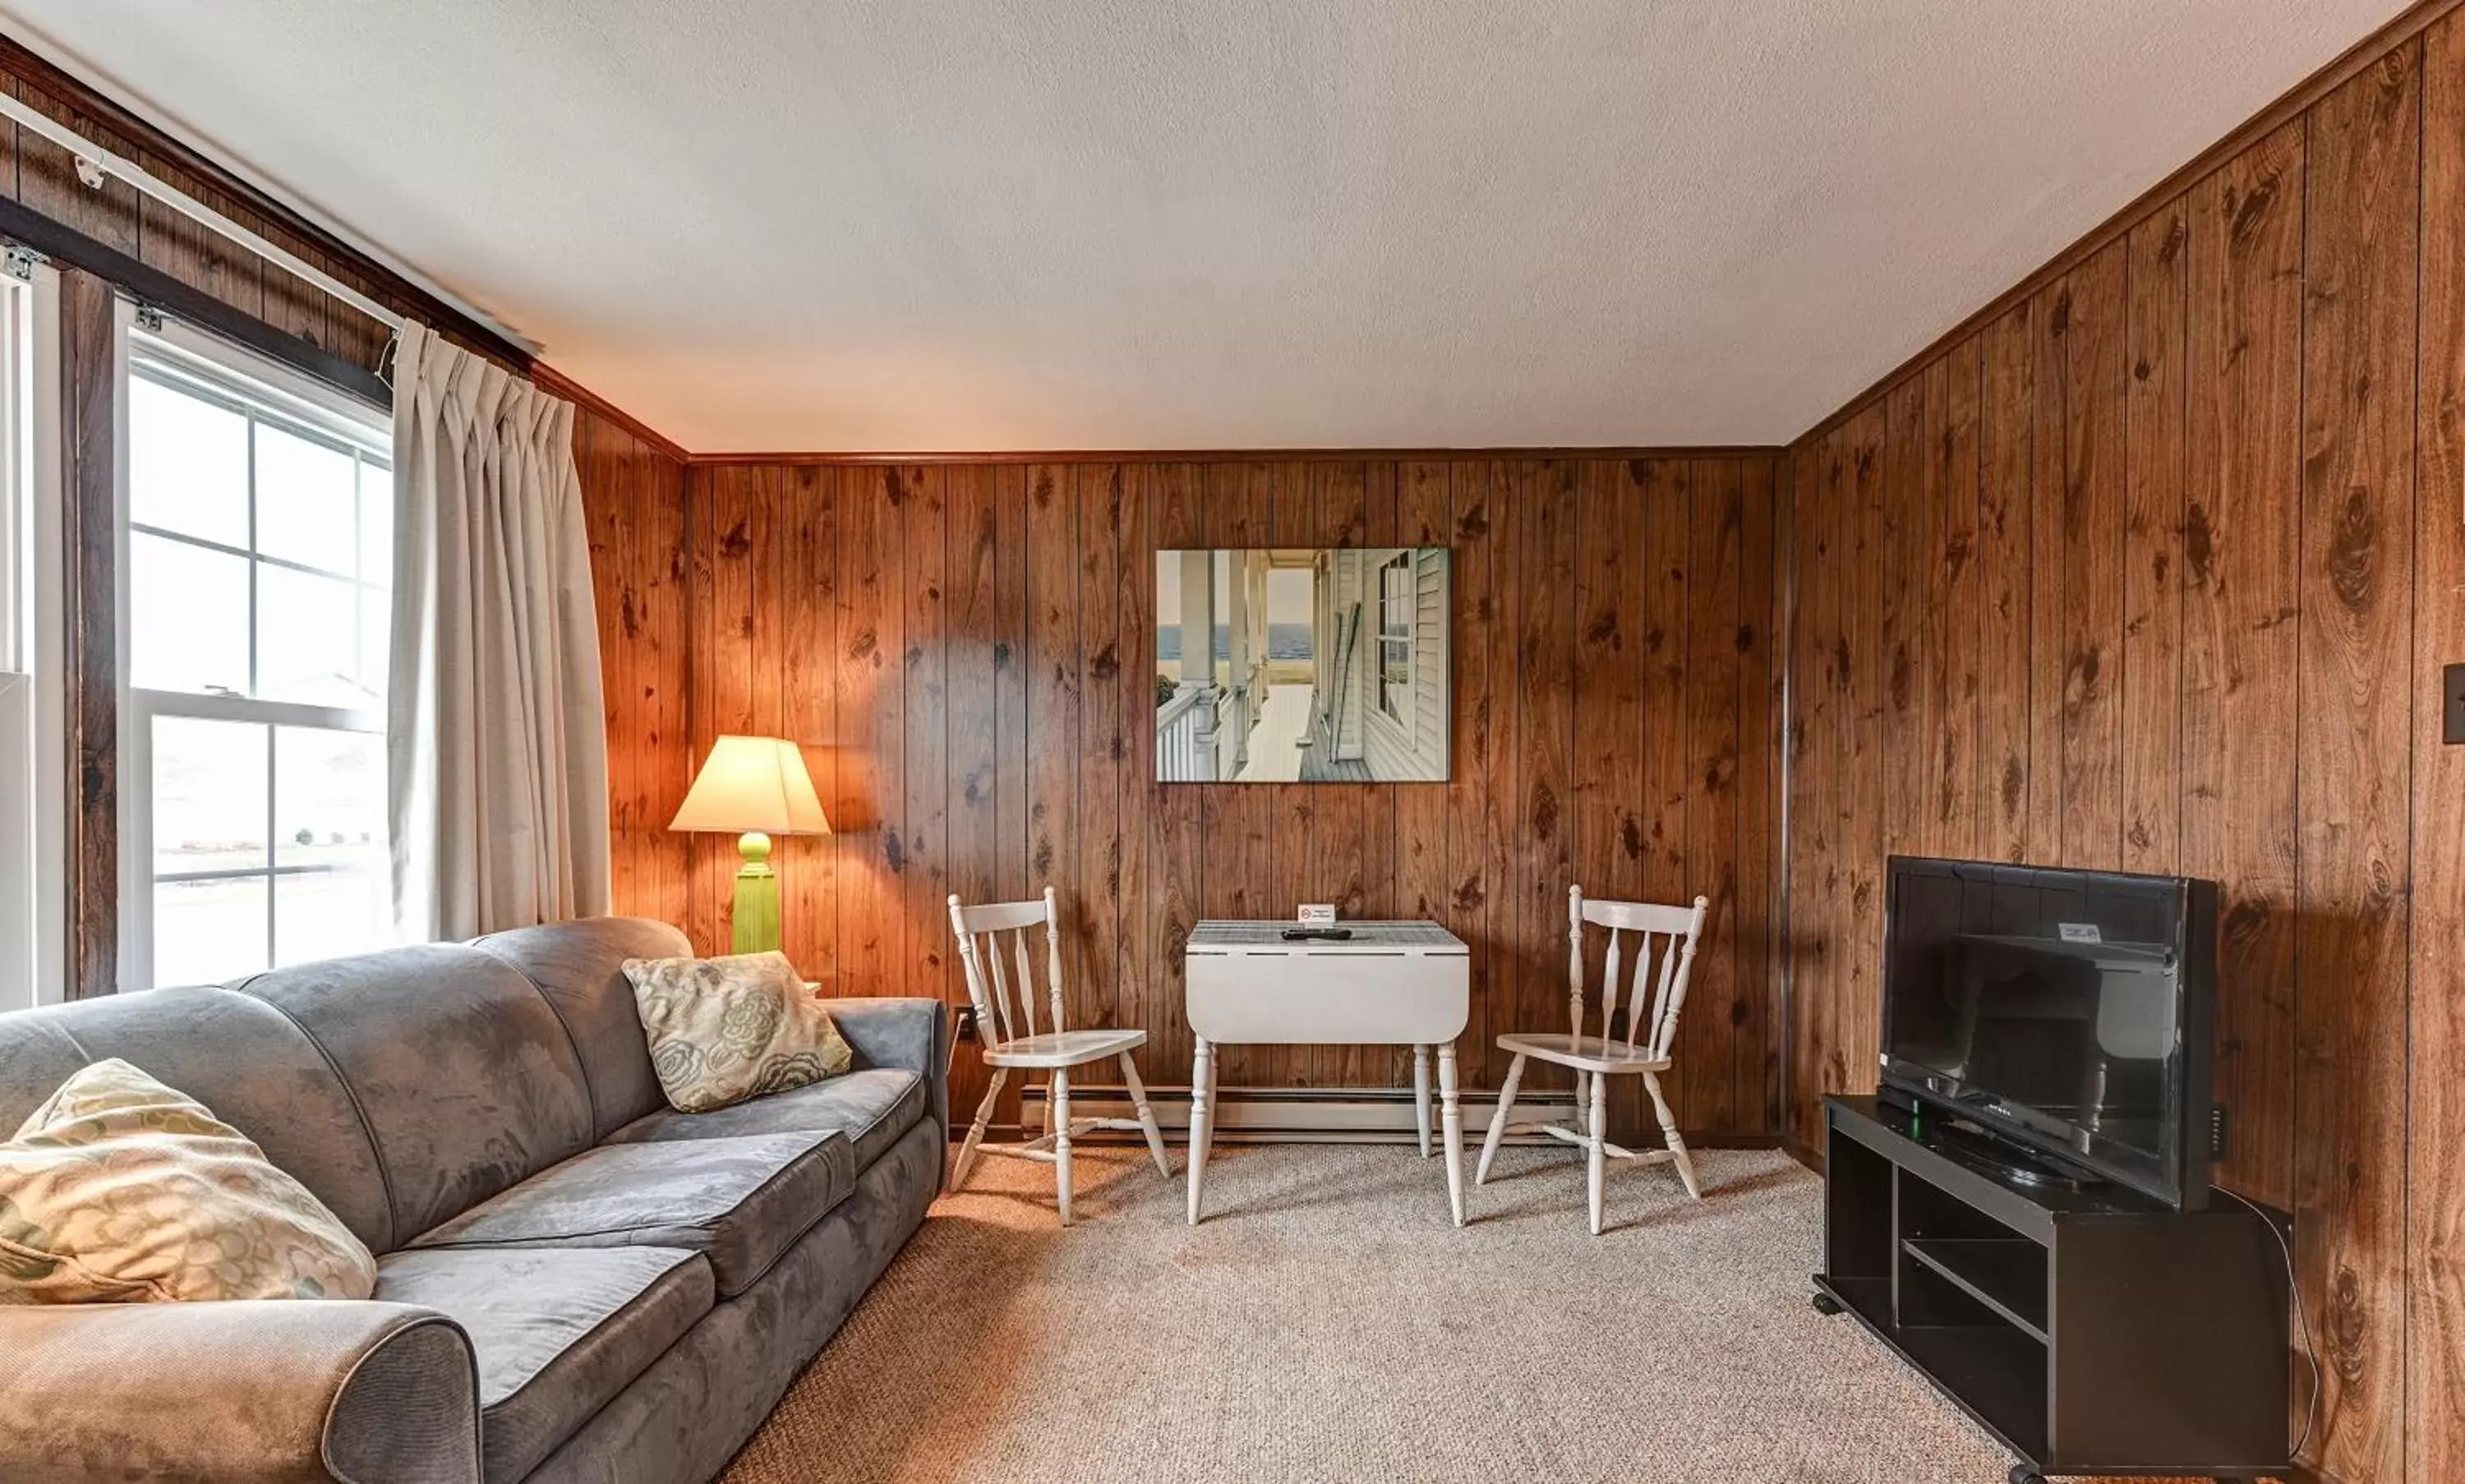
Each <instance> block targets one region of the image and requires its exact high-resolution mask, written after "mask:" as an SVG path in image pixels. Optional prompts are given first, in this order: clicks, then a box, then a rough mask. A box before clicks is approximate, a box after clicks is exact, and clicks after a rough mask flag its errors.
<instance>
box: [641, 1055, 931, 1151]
mask: <svg viewBox="0 0 2465 1484" xmlns="http://www.w3.org/2000/svg"><path fill="white" fill-rule="evenodd" d="M923 1116H924V1079H923V1078H922V1077H920V1076H918V1075H917V1074H915V1073H913V1072H903V1071H900V1070H899V1069H898V1068H895V1067H883V1068H875V1069H869V1070H865V1071H858V1072H851V1073H848V1074H845V1075H844V1076H835V1077H833V1078H831V1079H830V1080H829V1081H827V1082H816V1083H814V1084H813V1085H812V1086H811V1087H800V1088H797V1089H795V1090H794V1091H792V1092H786V1093H773V1094H771V1095H770V1096H767V1097H755V1098H751V1099H748V1100H747V1101H744V1102H741V1103H737V1104H736V1105H734V1106H733V1107H727V1108H720V1109H716V1110H714V1111H712V1112H709V1113H678V1112H677V1111H676V1110H675V1109H674V1108H662V1109H660V1110H659V1111H658V1112H656V1113H654V1114H652V1115H651V1116H649V1117H648V1118H644V1119H635V1120H634V1121H633V1122H632V1123H629V1124H627V1125H625V1126H624V1127H623V1128H621V1129H618V1130H617V1131H616V1133H615V1134H614V1136H613V1137H611V1139H610V1142H611V1143H663V1142H667V1141H672V1140H678V1139H728V1138H741V1137H743V1136H744V1135H748V1134H791V1133H793V1134H828V1133H840V1134H845V1135H846V1136H847V1138H848V1142H849V1146H850V1148H851V1149H852V1150H853V1152H854V1154H855V1172H856V1173H858V1174H862V1173H863V1172H864V1171H866V1170H868V1169H871V1168H872V1167H873V1162H874V1161H876V1160H877V1159H880V1158H881V1156H882V1153H883V1151H885V1150H887V1149H888V1148H889V1147H890V1146H891V1145H892V1144H895V1143H897V1142H898V1141H899V1135H901V1134H904V1133H906V1132H907V1131H908V1130H909V1129H910V1128H913V1127H914V1126H915V1125H916V1120H917V1119H921V1118H922V1117H923Z"/></svg>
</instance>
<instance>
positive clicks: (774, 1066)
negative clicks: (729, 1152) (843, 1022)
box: [625, 953, 855, 1113]
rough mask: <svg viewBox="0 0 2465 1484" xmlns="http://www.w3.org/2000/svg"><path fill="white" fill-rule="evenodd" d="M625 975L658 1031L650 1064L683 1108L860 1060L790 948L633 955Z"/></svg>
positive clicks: (717, 1103) (813, 1078) (798, 1083)
mask: <svg viewBox="0 0 2465 1484" xmlns="http://www.w3.org/2000/svg"><path fill="white" fill-rule="evenodd" d="M625 977H626V978H627V979H628V980H631V981H632V982H633V1004H634V1006H635V1007H636V1008H638V1009H639V1010H640V1011H641V1013H642V1030H644V1031H645V1032H646V1033H647V1034H648V1035H649V1036H650V1038H651V1066H652V1067H653V1069H654V1070H655V1071H656V1072H657V1073H658V1074H659V1086H660V1087H661V1088H662V1089H664V1090H665V1091H666V1093H667V1095H668V1101H669V1103H670V1104H672V1105H673V1106H674V1107H675V1108H676V1109H677V1111H678V1112H680V1113H708V1112H709V1111H710V1110H711V1109H713V1108H724V1107H726V1106H727V1105H728V1104H730V1103H736V1102H743V1101H744V1099H745V1098H747V1097H759V1096H762V1095H763V1094H765V1093H784V1092H787V1091H788V1089H789V1088H796V1087H803V1086H805V1085H806V1084H807V1083H809V1082H818V1081H820V1080H822V1079H823V1078H824V1077H834V1076H837V1075H838V1074H840V1073H842V1072H845V1071H847V1070H848V1068H849V1067H851V1066H853V1065H855V1049H854V1048H852V1047H850V1046H849V1045H848V1044H847V1039H846V1038H845V1037H844V1036H841V1035H840V1034H839V1028H838V1027H837V1026H835V1025H833V1024H832V1023H831V1013H830V1011H829V1010H827V1009H825V1008H823V1007H822V1002H821V1001H819V1000H817V999H815V998H814V997H813V995H812V992H811V990H808V989H807V988H806V987H805V982H804V980H803V979H802V978H800V977H799V976H798V975H797V973H796V967H795V965H794V964H792V963H788V956H787V955H786V954H784V953H744V954H736V955H733V956H731V957H727V958H718V959H628V960H626V961H625Z"/></svg>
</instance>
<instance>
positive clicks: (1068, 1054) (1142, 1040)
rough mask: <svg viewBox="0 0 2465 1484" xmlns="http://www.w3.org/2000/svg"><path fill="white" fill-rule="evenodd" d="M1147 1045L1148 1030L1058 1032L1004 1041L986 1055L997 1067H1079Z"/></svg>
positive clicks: (991, 1063) (987, 1059)
mask: <svg viewBox="0 0 2465 1484" xmlns="http://www.w3.org/2000/svg"><path fill="white" fill-rule="evenodd" d="M1146 1044H1147V1033H1146V1032H1145V1031H1144V1030H1054V1031H1047V1032H1046V1033H1045V1034H1043V1035H1027V1036H1020V1037H1019V1038H1018V1039H1017V1040H1015V1041H1004V1042H1002V1043H1001V1044H999V1045H998V1046H995V1047H993V1048H992V1049H991V1050H989V1051H988V1052H985V1060H986V1061H987V1062H988V1063H989V1064H990V1065H992V1066H996V1067H1076V1066H1077V1065H1078V1064H1079V1063H1081V1062H1089V1061H1101V1060H1103V1059H1104V1058H1105V1057H1107V1056H1118V1055H1120V1054H1121V1052H1128V1051H1136V1050H1137V1049H1138V1048H1140V1047H1142V1046H1144V1045H1146Z"/></svg>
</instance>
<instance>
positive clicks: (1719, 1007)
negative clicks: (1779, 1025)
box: [1677, 459, 1753, 1128]
mask: <svg viewBox="0 0 2465 1484" xmlns="http://www.w3.org/2000/svg"><path fill="white" fill-rule="evenodd" d="M1740 474H1741V471H1740V469H1739V467H1738V465H1737V464H1735V463H1734V462H1730V461H1727V460H1709V459H1707V460H1702V461H1700V462H1698V463H1697V464H1696V465H1695V468H1694V470H1693V471H1692V484H1693V487H1692V489H1691V490H1690V491H1689V492H1688V493H1689V504H1688V513H1687V526H1688V532H1687V537H1688V547H1687V556H1686V573H1687V607H1688V624H1687V653H1688V659H1687V672H1686V675H1687V684H1686V697H1685V705H1686V708H1687V711H1688V713H1689V715H1688V719H1687V726H1686V750H1687V756H1688V763H1689V767H1688V773H1689V775H1690V776H1689V779H1688V783H1687V787H1686V863H1687V877H1688V880H1689V881H1690V883H1691V885H1690V886H1688V887H1684V888H1680V896H1679V897H1677V900H1679V901H1685V900H1688V899H1690V898H1689V897H1688V896H1687V895H1685V894H1686V893H1689V892H1691V893H1692V894H1693V895H1695V896H1701V897H1709V898H1710V899H1711V910H1710V913H1709V915H1708V916H1707V917H1706V918H1705V919H1704V938H1703V943H1702V946H1701V948H1700V949H1699V952H1698V955H1697V958H1696V961H1695V970H1694V974H1693V978H1692V982H1691V984H1690V986H1689V988H1688V990H1687V998H1686V1004H1685V1006H1684V1008H1683V1012H1682V1014H1681V1017H1680V1019H1679V1020H1678V1028H1679V1033H1680V1036H1681V1038H1682V1039H1681V1043H1680V1049H1681V1055H1682V1058H1683V1059H1682V1060H1681V1061H1680V1062H1679V1064H1678V1066H1677V1074H1678V1075H1679V1076H1681V1077H1683V1078H1684V1079H1685V1083H1686V1105H1687V1109H1688V1113H1687V1119H1688V1121H1689V1122H1690V1123H1692V1124H1694V1125H1696V1126H1698V1127H1702V1128H1739V1127H1743V1126H1745V1125H1747V1124H1749V1123H1751V1122H1752V1121H1753V1120H1752V1117H1751V1113H1750V1112H1749V1111H1742V1109H1741V1107H1740V1098H1739V1092H1738V1073H1737V1061H1738V1056H1737V1051H1738V1039H1739V1037H1738V1028H1739V1026H1740V1025H1741V1023H1742V1022H1743V1021H1744V1020H1745V1019H1746V1018H1747V1016H1748V1015H1749V1013H1750V1011H1751V1007H1750V1005H1749V998H1750V997H1749V996H1748V994H1747V993H1746V991H1745V989H1744V987H1743V985H1742V983H1741V977H1740V976H1741V973H1742V971H1743V969H1744V967H1745V965H1746V963H1747V961H1748V955H1747V952H1746V944H1745V941H1744V938H1743V914H1742V913H1741V911H1740V908H1739V871H1738V775H1739V769H1738V753H1739V745H1740V744H1739V736H1738V691H1739V653H1738V642H1737V638H1738V625H1739V616H1740V615H1739V608H1740V604H1741V600H1742V594H1743V587H1742V585H1741V582H1740V571H1739V564H1740V561H1741V559H1742V556H1743V534H1744V508H1743V502H1744V498H1745V495H1744V489H1743V484H1742V482H1741V479H1740Z"/></svg>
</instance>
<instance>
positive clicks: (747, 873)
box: [735, 830, 779, 953]
mask: <svg viewBox="0 0 2465 1484" xmlns="http://www.w3.org/2000/svg"><path fill="white" fill-rule="evenodd" d="M736 849H737V851H738V853H741V854H743V855H744V866H743V867H742V868H741V869H739V870H738V871H737V873H736V939H735V951H736V952H738V953H775V952H777V951H778V948H779V873H777V872H776V871H773V870H771V869H770V837H769V836H768V835H766V834H764V833H763V832H762V831H759V830H748V831H745V832H744V836H743V837H742V838H740V839H739V840H738V841H737V842H736Z"/></svg>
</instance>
